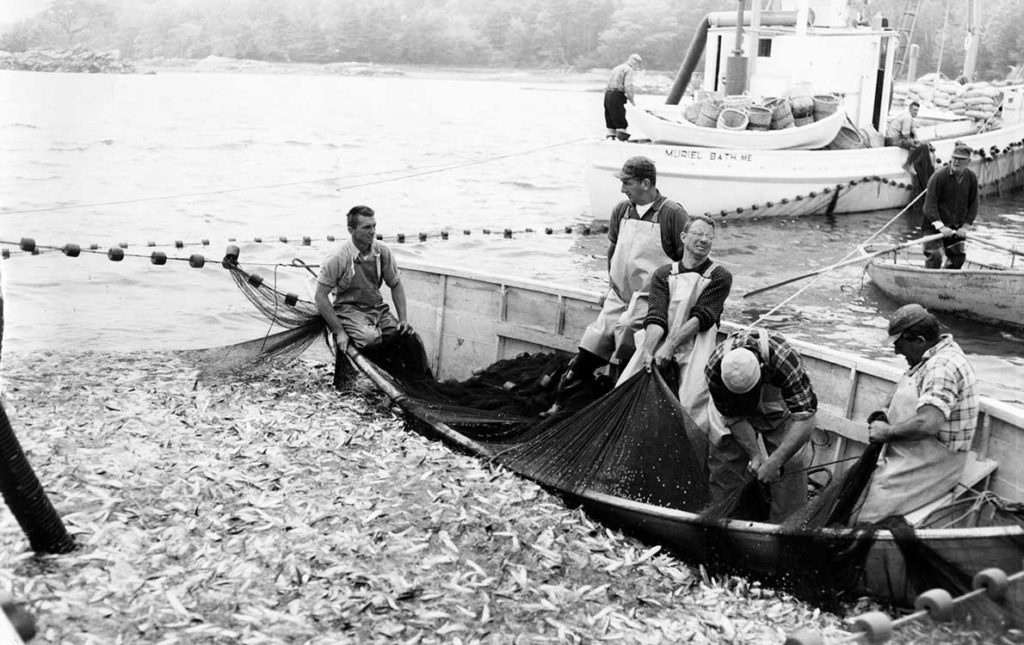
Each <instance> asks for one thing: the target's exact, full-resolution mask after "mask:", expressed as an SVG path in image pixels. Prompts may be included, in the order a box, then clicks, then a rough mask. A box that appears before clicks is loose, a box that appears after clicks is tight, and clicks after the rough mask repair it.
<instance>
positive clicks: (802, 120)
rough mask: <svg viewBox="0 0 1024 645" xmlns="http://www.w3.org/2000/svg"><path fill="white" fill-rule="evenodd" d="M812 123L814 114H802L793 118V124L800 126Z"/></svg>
mask: <svg viewBox="0 0 1024 645" xmlns="http://www.w3.org/2000/svg"><path fill="white" fill-rule="evenodd" d="M812 123H814V117H813V116H800V117H796V118H795V119H793V125H794V126H796V127H798V128H799V127H800V126H802V125H810V124H812Z"/></svg>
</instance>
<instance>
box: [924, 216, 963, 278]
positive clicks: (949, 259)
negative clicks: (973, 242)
mask: <svg viewBox="0 0 1024 645" xmlns="http://www.w3.org/2000/svg"><path fill="white" fill-rule="evenodd" d="M922 232H923V233H924V234H925V235H933V234H934V233H935V227H933V226H932V225H931V223H928V224H926V225H925V226H924V227H923V230H922ZM965 247H966V244H964V240H962V239H960V238H959V237H956V236H955V235H954V236H951V237H944V238H942V239H941V240H932V241H931V242H925V243H924V268H926V269H942V268H946V269H959V268H960V267H962V266H963V265H964V261H965V260H966V259H967V250H966V248H965ZM943 254H945V256H946V266H945V267H943V266H942V256H943Z"/></svg>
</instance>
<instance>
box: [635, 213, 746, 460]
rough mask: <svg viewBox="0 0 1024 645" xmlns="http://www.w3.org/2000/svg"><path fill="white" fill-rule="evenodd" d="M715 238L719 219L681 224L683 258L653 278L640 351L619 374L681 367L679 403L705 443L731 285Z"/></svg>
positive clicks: (698, 217) (701, 218)
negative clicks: (713, 360) (709, 368)
mask: <svg viewBox="0 0 1024 645" xmlns="http://www.w3.org/2000/svg"><path fill="white" fill-rule="evenodd" d="M714 239H715V221H714V220H713V219H711V218H710V217H708V216H706V215H691V216H690V219H689V220H688V221H687V222H686V224H685V225H684V226H683V259H682V260H680V261H679V262H673V263H671V264H666V265H665V266H663V267H661V268H659V269H658V270H657V271H655V272H654V276H653V277H652V278H651V286H650V293H649V296H648V309H647V317H646V318H645V319H644V329H643V330H641V331H638V332H637V333H636V337H635V338H634V340H635V341H636V345H637V351H636V353H635V354H633V358H632V359H631V360H630V361H629V365H627V366H626V369H625V370H623V372H622V375H621V376H620V377H619V383H622V382H623V381H624V380H626V379H628V378H629V377H630V376H632V375H633V374H635V373H636V372H637V371H639V370H641V369H645V368H646V369H647V371H650V370H651V367H652V366H654V365H657V366H658V368H659V369H662V370H664V369H668V368H670V367H672V368H674V369H676V370H678V372H677V374H678V377H679V378H678V382H679V391H678V392H679V402H680V403H681V404H682V406H683V409H684V410H686V413H687V415H688V416H689V417H690V419H691V420H693V422H694V423H695V424H696V425H697V427H698V428H700V430H701V431H702V434H703V437H702V439H703V441H702V443H701V446H702V447H704V448H706V446H707V435H708V426H709V421H708V400H709V394H708V385H707V381H706V380H705V378H704V367H705V366H706V365H707V363H708V358H709V357H710V356H711V352H712V351H714V349H715V345H716V342H717V337H718V325H719V324H720V323H721V319H722V309H723V308H724V307H725V299H726V298H728V297H729V291H730V290H731V289H732V273H730V272H729V270H728V269H726V268H725V267H723V266H721V265H720V264H717V263H716V262H715V261H714V260H712V259H711V258H710V257H709V254H710V253H711V246H712V244H713V243H714ZM663 340H664V342H662V341H663ZM700 452H701V453H702V454H701V461H702V462H703V461H705V460H706V457H705V455H704V454H703V453H704V450H701V451H700Z"/></svg>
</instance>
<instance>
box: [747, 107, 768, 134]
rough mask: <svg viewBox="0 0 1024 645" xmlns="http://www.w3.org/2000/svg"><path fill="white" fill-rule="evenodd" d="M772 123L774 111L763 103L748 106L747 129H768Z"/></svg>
mask: <svg viewBox="0 0 1024 645" xmlns="http://www.w3.org/2000/svg"><path fill="white" fill-rule="evenodd" d="M771 124H772V111H771V110H770V109H769V108H766V107H763V106H761V105H751V106H750V107H748V108H747V129H748V130H767V129H768V128H769V127H770V126H771Z"/></svg>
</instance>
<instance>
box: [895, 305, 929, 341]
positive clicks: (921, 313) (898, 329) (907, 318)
mask: <svg viewBox="0 0 1024 645" xmlns="http://www.w3.org/2000/svg"><path fill="white" fill-rule="evenodd" d="M930 318H932V315H931V314H930V313H928V310H927V309H925V308H924V307H922V306H921V305H919V304H917V303H912V304H909V305H903V306H902V307H900V308H899V309H897V310H896V311H894V312H893V314H892V317H891V318H889V337H888V338H886V339H885V344H886V345H892V344H893V343H894V342H896V339H897V338H899V337H900V335H902V334H903V332H905V331H907V330H908V329H910V328H911V327H913V326H914V325H916V324H918V323H922V322H924V321H926V320H928V319H930Z"/></svg>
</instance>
